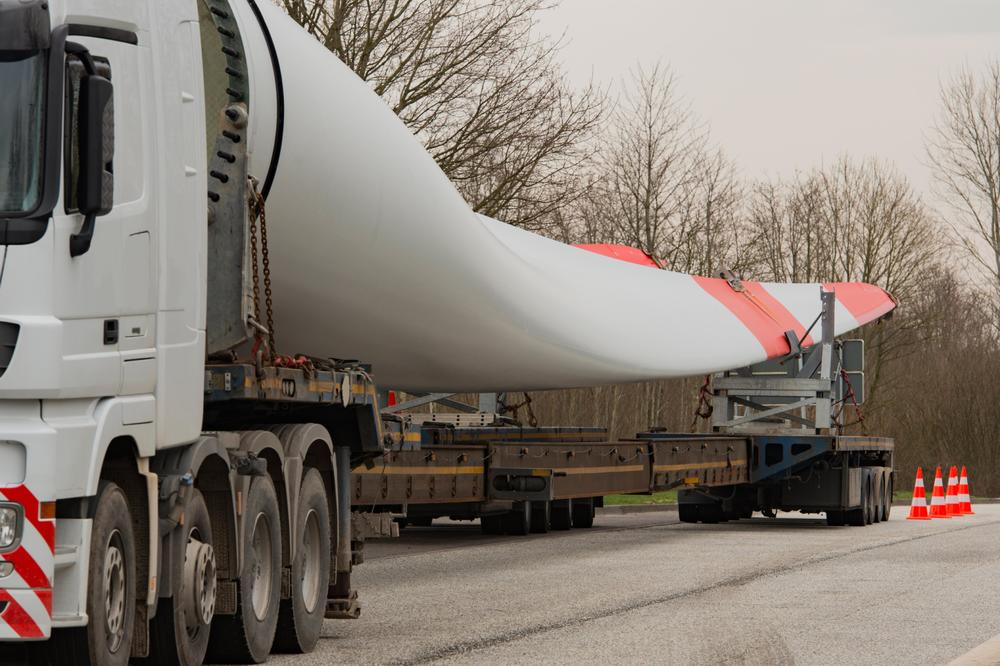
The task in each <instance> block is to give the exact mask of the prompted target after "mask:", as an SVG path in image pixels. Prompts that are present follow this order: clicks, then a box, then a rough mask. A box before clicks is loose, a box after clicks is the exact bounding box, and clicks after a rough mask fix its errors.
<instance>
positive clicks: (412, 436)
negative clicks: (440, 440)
mask: <svg viewBox="0 0 1000 666" xmlns="http://www.w3.org/2000/svg"><path fill="white" fill-rule="evenodd" d="M403 439H404V440H405V441H407V442H419V441H420V433H419V432H408V433H406V435H405V436H404V437H403Z"/></svg>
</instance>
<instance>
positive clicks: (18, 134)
mask: <svg viewBox="0 0 1000 666" xmlns="http://www.w3.org/2000/svg"><path fill="white" fill-rule="evenodd" d="M44 91H45V58H44V53H42V52H39V51H35V52H31V53H3V52H0V217H2V216H3V215H4V214H7V215H15V216H16V215H19V214H24V213H29V212H31V211H33V210H34V209H35V208H36V207H37V206H38V203H39V201H40V199H41V196H42V193H41V189H42V141H43V127H44V122H43V116H44V111H45V109H44V105H45V94H44Z"/></svg>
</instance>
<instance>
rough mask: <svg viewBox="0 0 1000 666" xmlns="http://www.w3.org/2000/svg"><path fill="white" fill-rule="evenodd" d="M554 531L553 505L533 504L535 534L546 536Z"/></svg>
mask: <svg viewBox="0 0 1000 666" xmlns="http://www.w3.org/2000/svg"><path fill="white" fill-rule="evenodd" d="M550 529H552V504H550V503H549V502H548V501H545V502H532V503H531V531H532V533H534V534H545V533H547V532H548V531H549V530H550Z"/></svg>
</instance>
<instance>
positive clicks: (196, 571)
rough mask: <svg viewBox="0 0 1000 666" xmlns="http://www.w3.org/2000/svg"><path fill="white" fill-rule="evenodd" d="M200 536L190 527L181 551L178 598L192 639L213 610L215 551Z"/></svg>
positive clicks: (207, 622) (208, 620)
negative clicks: (180, 579)
mask: <svg viewBox="0 0 1000 666" xmlns="http://www.w3.org/2000/svg"><path fill="white" fill-rule="evenodd" d="M201 539H202V536H201V533H200V532H199V531H198V530H197V529H192V530H191V532H190V533H189V534H188V542H187V547H186V548H185V551H184V575H183V578H182V581H183V583H182V590H181V598H182V599H183V602H184V603H183V604H182V608H183V610H184V628H185V630H186V631H187V635H188V637H189V638H191V639H192V640H194V639H196V638H197V637H198V634H199V633H200V632H201V630H202V628H204V627H206V626H207V625H208V624H209V623H210V622H211V621H212V616H213V615H214V613H215V598H216V578H215V573H216V566H215V551H214V550H213V549H212V545H211V544H209V543H203V542H202V541H201Z"/></svg>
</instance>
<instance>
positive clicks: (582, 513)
mask: <svg viewBox="0 0 1000 666" xmlns="http://www.w3.org/2000/svg"><path fill="white" fill-rule="evenodd" d="M570 513H571V515H572V519H573V527H579V528H583V529H586V528H588V527H593V526H594V498H593V497H586V498H583V499H575V500H573V506H572V509H571V510H570Z"/></svg>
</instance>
